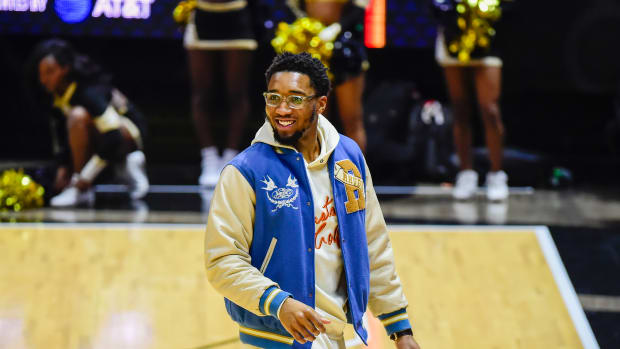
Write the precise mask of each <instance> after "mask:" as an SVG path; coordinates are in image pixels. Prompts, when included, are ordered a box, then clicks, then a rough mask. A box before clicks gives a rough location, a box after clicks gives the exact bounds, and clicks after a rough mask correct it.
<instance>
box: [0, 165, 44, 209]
mask: <svg viewBox="0 0 620 349" xmlns="http://www.w3.org/2000/svg"><path fill="white" fill-rule="evenodd" d="M43 194H45V190H44V189H43V187H42V186H41V185H39V184H37V183H36V182H35V181H34V180H32V178H30V176H28V175H26V174H24V171H23V170H19V171H15V170H6V171H4V172H2V174H1V175H0V211H15V212H18V211H21V210H24V209H28V208H35V207H41V206H43Z"/></svg>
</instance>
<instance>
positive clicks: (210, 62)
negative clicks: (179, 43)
mask: <svg viewBox="0 0 620 349" xmlns="http://www.w3.org/2000/svg"><path fill="white" fill-rule="evenodd" d="M252 16H253V13H252V11H251V9H250V3H249V0H248V1H246V0H198V2H197V4H196V8H195V10H194V11H193V12H192V14H191V15H190V18H189V23H188V24H187V27H186V28H185V37H184V46H185V48H186V49H187V52H188V57H189V72H190V77H191V83H192V117H193V120H194V124H195V127H196V132H197V134H198V140H199V142H200V145H201V147H202V151H201V153H202V172H201V175H200V177H199V178H198V182H199V184H200V185H202V186H207V187H212V186H215V184H216V183H217V179H218V177H219V173H220V170H221V169H222V167H223V166H224V164H226V163H227V162H228V161H230V160H231V159H232V158H233V157H234V156H235V155H236V154H237V152H238V149H239V147H240V144H239V143H240V140H241V137H242V135H243V129H244V126H245V121H246V119H247V116H248V113H249V109H250V103H249V98H248V85H249V72H250V71H251V69H250V67H251V64H252V58H253V54H254V51H255V50H256V48H257V41H256V37H255V34H254V31H253V20H252ZM218 71H221V72H222V73H223V74H224V77H225V84H224V85H220V84H217V83H216V80H215V79H214V77H215V76H216V73H217V72H218ZM218 89H224V95H225V97H226V98H225V99H224V100H222V99H216V97H217V96H218V95H219V94H220V92H219V91H217V90H218ZM214 110H224V111H225V112H226V113H227V115H221V116H219V117H223V118H225V119H228V120H229V127H228V135H227V140H226V144H225V148H224V149H223V151H222V152H221V156H220V151H219V150H218V148H217V147H216V145H215V142H214V140H213V129H212V127H213V123H212V122H213V119H214V118H216V117H218V115H214Z"/></svg>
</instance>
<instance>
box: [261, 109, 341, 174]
mask: <svg viewBox="0 0 620 349" xmlns="http://www.w3.org/2000/svg"><path fill="white" fill-rule="evenodd" d="M318 118H319V122H318V124H317V128H318V132H317V134H318V138H319V143H320V147H321V151H320V153H319V156H318V157H317V158H316V159H314V161H312V162H311V163H308V168H310V169H312V168H315V167H323V166H325V165H327V159H328V158H329V156H330V155H331V153H332V152H333V151H334V149H336V146H337V145H338V142H339V141H340V134H338V131H337V130H336V128H335V127H334V125H332V124H331V123H330V122H329V121H328V120H327V118H326V117H324V116H323V115H322V114H319V116H318ZM254 143H265V144H269V145H271V146H273V147H276V151H277V150H278V149H277V148H287V149H292V150H294V151H297V149H295V147H293V146H290V145H284V144H282V143H280V142H278V141H276V139H275V137H274V135H273V127H271V124H270V123H269V120H267V119H265V123H264V124H263V126H261V128H260V129H259V130H258V132H256V136H254V140H252V144H254ZM321 160H323V161H321Z"/></svg>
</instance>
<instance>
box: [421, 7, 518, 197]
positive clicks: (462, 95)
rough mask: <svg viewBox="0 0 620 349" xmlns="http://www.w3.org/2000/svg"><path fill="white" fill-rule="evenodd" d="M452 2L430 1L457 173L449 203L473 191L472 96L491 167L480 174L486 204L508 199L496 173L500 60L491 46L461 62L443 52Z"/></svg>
mask: <svg viewBox="0 0 620 349" xmlns="http://www.w3.org/2000/svg"><path fill="white" fill-rule="evenodd" d="M458 2H459V1H457V0H433V5H434V6H433V8H434V10H435V14H436V15H437V17H438V19H439V22H440V26H439V28H438V34H437V41H436V46H435V58H436V60H437V63H438V64H439V65H440V66H441V67H442V68H443V71H444V75H445V79H446V84H447V87H448V94H449V96H450V100H451V102H452V106H453V109H454V126H453V133H454V144H455V147H456V153H457V156H458V158H459V161H460V171H459V173H458V174H457V177H456V183H455V186H454V190H453V192H452V193H453V196H454V198H455V199H459V200H466V199H470V198H472V197H473V196H474V194H475V193H476V190H477V188H478V174H477V173H476V172H475V171H474V169H473V164H472V152H471V150H472V129H471V114H472V110H473V108H472V105H471V103H470V101H471V97H475V98H476V101H477V103H478V106H479V109H480V114H481V116H482V121H483V124H484V130H485V139H486V145H487V148H488V151H489V160H490V163H491V169H490V171H489V172H488V173H487V176H486V186H487V197H488V199H489V200H492V201H501V200H505V199H506V198H507V197H508V184H507V182H508V176H507V175H506V173H505V172H504V171H503V170H502V157H503V136H504V125H503V123H502V118H501V113H500V107H499V97H500V93H501V77H502V60H501V58H500V57H499V55H498V52H497V50H496V48H495V47H494V45H493V42H491V45H490V48H489V49H485V50H483V49H481V48H476V49H475V50H474V51H473V52H472V53H471V59H470V60H468V61H467V62H462V61H460V60H459V59H458V58H457V57H456V56H455V55H453V54H452V53H450V52H449V50H448V43H449V42H451V41H452V40H454V39H457V38H458V37H459V36H460V35H461V31H460V29H459V28H458V26H457V15H456V9H455V6H456V3H458Z"/></svg>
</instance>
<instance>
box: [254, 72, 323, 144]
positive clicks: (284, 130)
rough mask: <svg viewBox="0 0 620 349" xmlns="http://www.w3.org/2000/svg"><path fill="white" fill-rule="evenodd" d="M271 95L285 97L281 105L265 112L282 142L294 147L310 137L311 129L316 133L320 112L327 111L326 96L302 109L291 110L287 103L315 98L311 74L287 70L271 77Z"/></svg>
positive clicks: (310, 102)
mask: <svg viewBox="0 0 620 349" xmlns="http://www.w3.org/2000/svg"><path fill="white" fill-rule="evenodd" d="M267 92H273V93H277V94H279V95H281V96H282V101H281V102H280V104H279V105H277V106H270V105H265V113H266V114H267V118H268V119H269V123H270V124H271V127H272V128H273V133H274V136H275V138H276V140H277V141H278V142H280V143H282V144H286V145H292V146H294V145H295V144H296V143H297V141H298V140H299V139H301V138H302V137H304V136H306V135H307V134H308V131H309V130H312V129H314V130H316V127H317V122H318V118H317V113H321V112H323V110H324V109H325V105H326V103H327V97H326V96H317V97H314V98H310V99H305V100H304V102H303V104H302V106H301V108H299V109H294V108H291V107H290V106H289V103H288V102H287V97H289V96H292V95H295V96H302V97H310V96H314V95H315V91H314V88H312V86H311V85H310V77H308V75H305V74H302V73H297V72H287V71H285V72H277V73H275V74H273V75H272V76H271V80H269V85H268V86H267Z"/></svg>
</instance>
